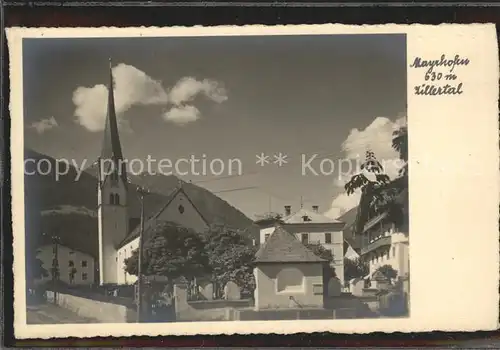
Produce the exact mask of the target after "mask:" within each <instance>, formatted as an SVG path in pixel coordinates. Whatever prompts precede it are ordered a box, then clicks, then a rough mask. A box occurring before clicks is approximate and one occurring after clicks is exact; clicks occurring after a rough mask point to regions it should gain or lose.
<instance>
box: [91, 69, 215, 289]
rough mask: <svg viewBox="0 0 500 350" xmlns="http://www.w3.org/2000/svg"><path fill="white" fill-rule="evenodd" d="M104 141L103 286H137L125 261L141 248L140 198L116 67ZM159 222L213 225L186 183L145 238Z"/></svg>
mask: <svg viewBox="0 0 500 350" xmlns="http://www.w3.org/2000/svg"><path fill="white" fill-rule="evenodd" d="M105 123H106V125H105V129H104V141H103V144H102V150H101V156H100V159H99V161H98V162H97V163H98V164H99V170H98V188H97V197H98V232H99V283H100V284H101V285H104V284H119V285H122V284H133V283H135V281H136V280H137V277H136V276H132V275H129V274H127V273H126V272H125V269H124V265H125V259H127V258H128V257H130V256H131V255H132V252H133V251H134V250H135V249H137V248H138V247H139V235H140V227H139V225H138V222H137V220H133V218H130V217H129V216H130V214H129V213H130V211H129V203H130V198H131V196H138V195H139V194H138V193H137V189H136V187H135V186H133V185H132V184H130V183H129V182H128V176H127V169H126V161H125V158H124V157H123V153H122V147H121V143H120V135H119V131H118V122H117V117H116V109H115V100H114V81H113V73H112V63H111V60H110V63H109V86H108V101H107V114H106V121H105ZM158 221H169V222H173V223H177V224H179V225H182V226H184V227H186V228H189V229H193V230H195V231H197V232H203V231H205V230H206V229H208V227H209V224H208V222H207V220H206V219H205V218H204V217H203V215H202V214H201V212H200V211H199V210H198V208H197V207H196V205H195V204H194V203H193V201H192V200H191V199H190V198H189V196H188V194H187V193H186V191H184V189H183V187H182V182H180V183H179V186H178V187H177V188H175V189H174V190H173V191H172V193H170V194H169V195H168V196H167V199H166V201H165V204H164V205H163V206H161V208H160V209H159V210H158V212H157V213H155V214H154V215H153V216H152V217H151V218H149V219H148V220H147V221H146V222H145V223H144V231H143V232H144V234H146V233H147V231H148V230H149V229H151V228H153V226H154V224H155V223H156V222H158Z"/></svg>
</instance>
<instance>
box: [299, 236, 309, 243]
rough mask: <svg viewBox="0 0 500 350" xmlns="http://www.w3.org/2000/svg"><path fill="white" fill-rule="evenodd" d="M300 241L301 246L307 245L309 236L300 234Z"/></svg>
mask: <svg viewBox="0 0 500 350" xmlns="http://www.w3.org/2000/svg"><path fill="white" fill-rule="evenodd" d="M301 241H302V244H308V243H309V235H308V234H307V233H303V234H301Z"/></svg>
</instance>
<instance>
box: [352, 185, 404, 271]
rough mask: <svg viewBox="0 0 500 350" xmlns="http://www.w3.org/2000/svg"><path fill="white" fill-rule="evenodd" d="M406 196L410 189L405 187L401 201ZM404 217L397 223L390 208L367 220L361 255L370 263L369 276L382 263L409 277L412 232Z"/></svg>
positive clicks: (402, 201)
mask: <svg viewBox="0 0 500 350" xmlns="http://www.w3.org/2000/svg"><path fill="white" fill-rule="evenodd" d="M407 196H408V192H407V191H404V192H403V193H402V194H401V195H400V196H399V197H398V201H399V202H401V203H404V202H405V201H406V200H407ZM403 210H404V211H405V210H406V209H403ZM403 215H405V213H404V212H403ZM403 221H405V222H400V223H396V222H395V220H394V218H393V217H392V216H391V215H390V212H388V211H387V212H384V213H382V214H380V215H377V216H375V217H373V218H371V219H369V220H368V221H367V222H366V223H365V225H364V228H363V231H362V233H361V235H362V237H361V258H362V259H363V260H365V261H367V262H368V263H369V267H370V273H369V276H372V275H373V273H374V272H375V271H377V269H379V268H380V267H381V266H384V265H390V266H391V267H392V268H393V269H394V270H396V271H397V273H398V276H397V277H408V275H409V273H410V269H409V264H410V256H409V232H408V223H407V220H403Z"/></svg>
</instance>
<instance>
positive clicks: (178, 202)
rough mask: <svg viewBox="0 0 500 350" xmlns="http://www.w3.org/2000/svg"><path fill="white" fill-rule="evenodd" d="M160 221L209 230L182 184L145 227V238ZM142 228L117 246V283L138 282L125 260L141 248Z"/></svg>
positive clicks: (134, 231)
mask: <svg viewBox="0 0 500 350" xmlns="http://www.w3.org/2000/svg"><path fill="white" fill-rule="evenodd" d="M158 221H169V222H173V223H176V224H178V225H181V226H183V227H186V228H190V229H192V230H194V231H195V232H199V233H202V232H205V231H207V230H208V228H209V224H208V222H207V220H205V218H204V217H203V215H202V214H201V212H200V211H199V210H198V208H197V207H196V206H195V204H194V203H193V201H192V200H191V199H190V198H189V196H188V195H187V193H186V191H184V189H183V187H182V184H180V185H179V186H178V187H177V188H176V189H175V190H174V191H173V192H172V193H171V194H170V196H169V197H168V199H167V201H166V204H165V205H164V206H163V207H162V208H161V209H160V210H159V211H158V212H157V213H156V214H155V215H154V216H153V217H152V218H151V219H149V220H148V221H147V222H146V223H145V225H144V232H145V233H144V236H147V233H148V231H149V230H150V229H151V228H153V227H154V224H155V223H156V222H158ZM139 234H140V227H137V228H136V229H134V230H133V231H132V232H131V233H130V234H129V235H128V236H127V237H126V238H125V239H124V240H123V241H122V242H120V243H119V244H118V246H117V252H116V255H115V256H116V261H117V265H116V268H117V272H116V274H117V277H118V279H117V283H118V284H133V283H135V281H137V276H133V275H130V274H128V273H127V272H126V271H125V260H126V259H127V258H129V257H130V256H131V255H132V252H133V251H134V250H135V249H137V248H138V247H139Z"/></svg>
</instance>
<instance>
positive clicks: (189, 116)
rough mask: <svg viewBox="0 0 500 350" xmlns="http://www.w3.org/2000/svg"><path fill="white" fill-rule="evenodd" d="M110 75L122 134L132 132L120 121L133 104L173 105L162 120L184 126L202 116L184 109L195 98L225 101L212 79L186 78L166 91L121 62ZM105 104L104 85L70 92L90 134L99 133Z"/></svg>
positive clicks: (78, 119) (190, 106)
mask: <svg viewBox="0 0 500 350" xmlns="http://www.w3.org/2000/svg"><path fill="white" fill-rule="evenodd" d="M112 73H113V79H114V83H115V88H114V97H115V109H116V112H117V118H118V122H119V124H120V125H119V126H120V128H124V131H129V132H130V131H131V129H130V128H129V126H128V123H127V121H125V120H124V119H123V113H124V112H126V111H127V110H129V109H130V108H131V107H133V106H136V105H143V106H147V105H160V106H169V105H170V106H171V105H173V106H174V107H173V108H171V109H170V110H169V111H167V112H166V113H164V115H163V119H164V120H166V121H169V122H173V123H176V124H180V125H184V124H186V123H187V122H193V121H196V120H198V119H199V118H200V116H201V112H200V111H199V110H198V109H197V108H196V107H194V106H192V105H186V106H185V103H188V102H192V101H193V100H194V99H195V98H196V97H197V96H199V95H203V96H205V97H206V98H208V99H209V100H211V101H213V102H216V103H222V102H224V101H226V100H227V94H226V90H225V89H224V88H223V87H222V86H221V84H220V83H218V82H216V81H214V80H209V79H204V80H197V79H195V78H193V77H185V78H182V79H180V80H179V81H178V82H177V83H176V84H175V85H174V87H173V88H172V89H170V91H169V92H167V90H166V89H165V88H164V87H163V84H162V82H161V81H158V80H155V79H153V78H151V77H149V76H148V75H147V74H146V73H144V72H143V71H141V70H139V69H137V68H135V67H133V66H130V65H127V64H123V63H121V64H119V65H117V66H116V67H114V68H113V70H112ZM107 101H108V89H107V87H106V86H105V85H103V84H98V85H95V86H93V87H84V86H80V87H78V88H76V89H75V91H74V92H73V103H74V105H75V112H74V115H75V116H76V118H77V122H78V123H79V124H80V125H82V126H83V127H85V128H86V129H87V130H89V131H92V132H97V131H102V130H103V129H104V123H105V119H106V113H107Z"/></svg>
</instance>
